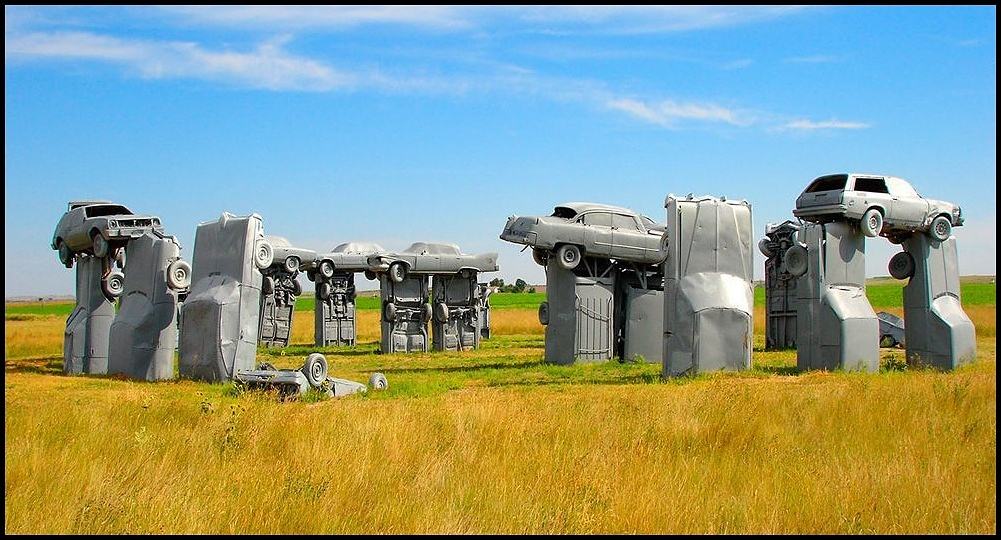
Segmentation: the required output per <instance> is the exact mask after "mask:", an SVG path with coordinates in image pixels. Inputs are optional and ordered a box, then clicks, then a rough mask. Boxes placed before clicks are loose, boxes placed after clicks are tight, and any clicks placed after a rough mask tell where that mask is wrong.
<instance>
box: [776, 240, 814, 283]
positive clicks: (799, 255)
mask: <svg viewBox="0 0 1001 540" xmlns="http://www.w3.org/2000/svg"><path fill="white" fill-rule="evenodd" d="M807 255H808V254H807V252H806V248H805V247H803V246H801V245H799V244H796V245H793V246H790V247H789V249H787V250H786V252H785V256H784V257H783V260H782V263H783V265H785V268H786V272H789V273H790V274H792V275H794V276H796V277H799V276H802V275H803V274H805V273H806V271H807V270H808V269H809V261H808V259H807Z"/></svg>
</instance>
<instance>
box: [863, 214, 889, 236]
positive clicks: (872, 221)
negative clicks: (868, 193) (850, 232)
mask: <svg viewBox="0 0 1001 540" xmlns="http://www.w3.org/2000/svg"><path fill="white" fill-rule="evenodd" d="M859 227H860V228H861V229H862V234H864V235H866V236H868V237H869V238H876V237H877V236H879V233H880V231H882V230H883V213H882V212H880V211H879V208H870V209H868V210H866V211H865V213H864V214H862V221H861V222H859Z"/></svg>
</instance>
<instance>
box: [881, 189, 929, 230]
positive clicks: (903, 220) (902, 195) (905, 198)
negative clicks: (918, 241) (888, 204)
mask: <svg viewBox="0 0 1001 540" xmlns="http://www.w3.org/2000/svg"><path fill="white" fill-rule="evenodd" d="M886 187H887V188H888V189H889V191H890V197H891V198H892V199H893V217H894V219H895V220H896V221H895V223H897V224H899V225H904V226H908V227H920V226H921V225H923V224H924V221H925V218H926V217H928V201H927V200H925V199H924V198H922V197H921V196H920V195H918V192H917V191H914V188H913V187H911V185H910V184H908V183H907V182H905V181H904V180H901V179H900V178H892V177H890V178H887V179H886Z"/></svg>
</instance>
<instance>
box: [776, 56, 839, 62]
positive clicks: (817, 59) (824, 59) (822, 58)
mask: <svg viewBox="0 0 1001 540" xmlns="http://www.w3.org/2000/svg"><path fill="white" fill-rule="evenodd" d="M840 61H841V57H840V56H834V55H831V54H813V55H809V56H793V57H790V58H786V59H785V62H786V63H788V64H833V63H835V62H840Z"/></svg>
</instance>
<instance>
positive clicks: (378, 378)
mask: <svg viewBox="0 0 1001 540" xmlns="http://www.w3.org/2000/svg"><path fill="white" fill-rule="evenodd" d="M368 387H369V388H371V389H372V390H386V389H388V388H389V381H387V380H386V376H385V375H383V374H382V373H373V374H372V375H371V376H370V377H369V378H368Z"/></svg>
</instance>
